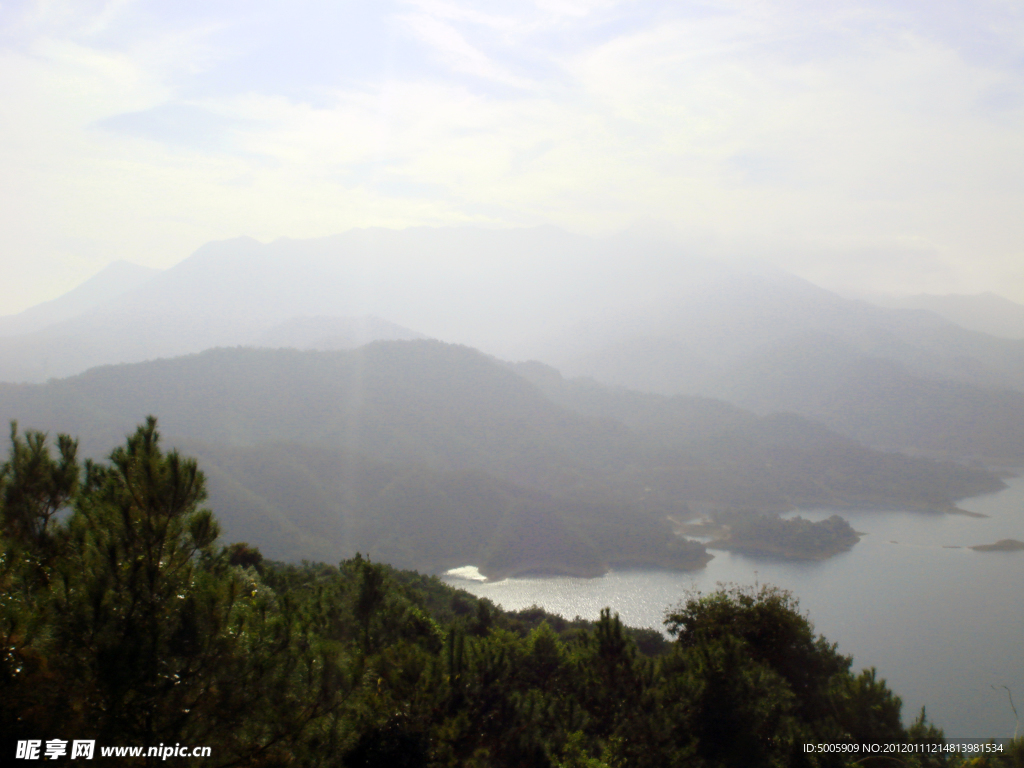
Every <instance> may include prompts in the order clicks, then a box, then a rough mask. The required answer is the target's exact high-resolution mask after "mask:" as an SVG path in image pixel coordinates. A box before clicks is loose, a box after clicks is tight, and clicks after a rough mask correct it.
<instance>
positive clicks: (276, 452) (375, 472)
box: [0, 341, 1002, 576]
mask: <svg viewBox="0 0 1024 768" xmlns="http://www.w3.org/2000/svg"><path fill="white" fill-rule="evenodd" d="M148 413H154V414H159V415H160V418H161V420H162V422H161V423H162V429H163V431H164V433H165V435H166V437H167V441H168V444H173V445H177V446H179V447H181V448H182V449H183V450H186V451H187V452H188V453H190V454H194V455H196V456H198V457H199V459H200V462H201V465H202V466H203V468H204V470H205V471H207V472H208V474H209V476H210V484H211V505H212V506H213V508H215V509H216V510H217V513H218V516H219V517H220V519H221V520H222V521H223V523H224V525H225V533H226V535H228V536H229V537H232V538H244V539H246V540H248V541H250V543H253V544H256V545H258V546H259V547H260V548H261V549H263V550H264V551H265V552H267V553H268V554H269V555H271V556H273V557H278V558H283V559H292V560H294V559H299V558H309V559H314V558H320V559H327V560H330V559H336V558H337V557H339V553H340V554H346V555H348V554H354V553H355V552H357V551H364V552H369V553H370V554H371V555H372V556H374V557H375V558H378V559H382V560H386V561H388V562H391V563H393V564H396V565H400V566H403V567H415V568H417V569H421V570H428V571H439V570H444V569H446V568H451V567H454V566H457V565H464V564H466V563H476V564H479V565H480V566H481V569H482V570H483V571H484V572H485V573H488V574H489V575H493V576H499V575H506V574H513V573H522V572H529V571H536V570H543V571H548V572H550V571H555V572H562V573H575V574H583V575H596V574H598V573H601V572H603V571H604V570H606V569H607V568H608V567H610V566H612V565H620V566H621V565H631V564H646V565H658V566H662V567H670V568H695V567H700V566H702V565H703V564H704V563H705V562H706V561H707V559H708V555H707V553H706V552H705V550H704V548H703V546H701V545H699V544H697V543H696V542H692V541H687V540H685V539H680V538H678V537H676V536H674V535H673V534H672V529H671V526H670V523H669V517H675V518H686V517H688V516H692V514H694V513H704V514H716V513H730V514H751V513H772V512H780V511H785V510H789V509H793V508H795V507H822V506H835V507H858V508H864V507H885V508H904V509H918V510H922V511H932V512H942V511H952V510H954V507H955V502H956V501H957V500H958V499H960V498H964V497H966V496H971V495H976V494H978V493H983V492H986V491H992V490H997V489H999V488H1000V487H1002V483H1001V482H1000V481H999V479H998V478H996V477H995V476H993V475H991V474H989V473H987V472H984V471H981V470H977V469H970V468H966V467H962V466H959V465H955V464H948V463H947V464H941V463H936V462H932V461H928V460H920V459H913V458H909V457H906V456H902V455H899V454H886V453H881V452H878V451H874V450H872V449H869V448H866V447H864V446H862V445H859V444H857V443H856V442H855V441H853V440H851V439H849V438H844V437H841V436H839V435H836V434H834V433H832V432H830V431H829V430H827V429H826V428H824V427H821V426H820V425H817V424H814V423H812V422H808V421H807V420H805V419H803V418H802V417H799V416H794V415H787V414H779V415H774V416H769V417H760V418H759V417H757V416H754V415H752V414H750V413H747V412H744V411H742V410H740V409H738V408H736V407H735V406H731V405H729V404H727V403H724V402H722V401H717V400H710V399H706V398H694V397H674V398H668V397H664V396H659V395H650V394H640V393H631V392H625V391H620V390H615V389H612V388H607V387H602V386H600V385H596V384H593V383H590V384H587V383H585V382H570V381H565V380H563V379H562V378H561V377H560V376H559V375H558V373H557V372H555V371H553V370H552V369H550V368H546V367H544V366H542V365H541V364H538V363H533V364H528V365H525V366H522V365H521V366H515V367H509V366H508V365H506V364H503V363H500V362H499V361H496V360H494V359H492V358H489V357H487V356H485V355H483V354H482V353H480V352H477V351H475V350H472V349H470V348H467V347H463V346H454V345H447V344H443V343H441V342H437V341H392V342H375V343H373V344H370V345H368V346H365V347H363V348H361V349H359V350H355V351H338V352H322V351H297V350H284V349H282V350H255V349H220V350H212V351H208V352H204V353H202V354H198V355H190V356H185V357H180V358H175V359H169V360H160V361H155V362H149V363H137V364H131V365H119V366H108V367H101V368H96V369H93V370H91V371H89V372H87V373H85V374H82V375H80V376H77V377H73V378H69V379H63V380H55V381H51V382H49V383H47V384H45V385H15V384H3V385H0V418H3V419H11V418H18V419H19V420H20V422H21V424H22V425H23V426H25V427H28V426H31V427H34V428H38V429H45V430H48V431H50V432H51V433H52V432H55V431H58V430H60V431H63V432H69V433H71V434H77V435H81V436H83V445H82V448H83V450H84V451H85V452H86V453H87V454H88V453H92V454H93V455H95V454H96V452H98V451H101V450H103V449H104V447H105V446H108V445H109V444H110V443H111V442H112V441H114V440H117V439H118V438H119V437H120V436H122V435H123V434H124V433H126V432H128V431H130V430H131V428H132V425H133V424H134V423H136V422H138V421H139V420H140V419H141V418H142V417H143V416H144V415H145V414H148Z"/></svg>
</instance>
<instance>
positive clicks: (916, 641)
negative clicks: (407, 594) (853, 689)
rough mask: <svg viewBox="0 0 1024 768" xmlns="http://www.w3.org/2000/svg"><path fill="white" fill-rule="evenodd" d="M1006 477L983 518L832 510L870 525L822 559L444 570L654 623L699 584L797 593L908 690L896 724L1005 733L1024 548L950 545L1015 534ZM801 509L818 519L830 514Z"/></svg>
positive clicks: (1016, 492) (1017, 694)
mask: <svg viewBox="0 0 1024 768" xmlns="http://www.w3.org/2000/svg"><path fill="white" fill-rule="evenodd" d="M1007 482H1008V485H1009V487H1008V488H1007V489H1005V490H1003V491H1000V492H999V493H995V494H990V495H987V496H978V497H975V498H972V499H967V500H965V501H963V502H961V503H960V506H961V507H962V508H964V509H968V510H971V511H972V512H980V513H983V514H986V515H989V517H987V518H971V517H965V516H959V515H931V514H926V513H920V512H883V511H862V512H851V511H841V512H840V514H841V515H843V516H844V517H845V518H846V519H847V520H849V522H850V524H851V525H852V526H853V527H854V528H855V529H856V530H858V531H861V532H864V533H866V534H867V535H865V536H863V537H862V538H861V541H860V542H859V543H858V544H857V545H856V546H854V548H853V549H852V550H851V551H850V552H846V553H844V554H841V555H838V556H836V557H833V558H831V559H829V560H826V561H824V562H815V563H796V562H785V561H780V560H769V559H762V558H754V557H749V556H745V555H739V554H732V553H729V552H722V551H714V555H715V559H714V560H712V561H711V562H710V563H709V564H708V566H707V568H705V569H704V570H703V571H698V572H693V573H677V572H671V571H660V570H642V571H641V570H637V571H613V572H611V573H608V574H607V575H605V576H602V577H600V578H596V579H577V578H567V577H536V578H517V579H506V580H504V581H499V582H493V583H487V582H483V581H476V580H473V579H472V578H466V577H467V576H472V575H473V573H474V572H475V569H457V571H456V572H451V571H450V572H449V574H448V575H446V576H445V580H446V581H448V583H450V584H452V585H453V586H458V587H461V588H463V589H466V590H467V591H469V592H471V593H473V594H474V595H477V596H480V597H487V598H489V599H490V600H492V601H493V602H495V603H496V604H499V605H501V606H502V607H504V608H506V609H508V610H518V609H520V608H525V607H528V606H531V605H539V606H541V607H542V608H544V609H546V610H548V611H550V612H552V613H557V614H561V615H562V616H565V617H568V618H572V617H574V616H582V617H584V618H587V619H596V618H597V616H598V613H599V612H600V610H601V608H604V607H606V606H608V607H611V608H612V610H613V611H617V612H618V613H619V615H620V616H621V618H622V620H623V622H624V623H626V624H629V625H632V626H641V627H656V628H659V629H661V628H662V624H661V622H662V619H663V616H664V612H665V609H666V608H667V607H669V606H673V605H675V604H676V603H678V602H679V601H680V600H681V599H682V598H683V597H684V596H685V595H687V594H688V593H689V592H692V591H694V590H701V591H704V592H707V591H710V590H713V589H715V586H716V584H718V583H720V582H725V583H729V582H731V583H738V584H753V583H754V582H755V581H757V582H760V583H762V584H764V583H769V584H774V585H777V586H780V587H783V588H785V589H788V590H791V591H792V592H793V593H794V594H795V595H796V596H797V597H798V598H799V600H800V606H801V608H802V609H803V610H805V611H807V612H808V614H809V617H810V619H811V621H812V622H813V623H814V626H815V628H816V630H817V631H818V632H820V633H822V634H824V635H825V636H826V637H827V638H828V639H829V640H830V641H833V642H838V643H839V650H840V651H841V652H843V653H847V654H852V655H853V657H854V667H855V668H860V667H871V666H873V667H876V668H877V669H878V673H879V675H880V676H881V677H884V678H885V679H886V680H887V681H888V683H889V686H890V687H891V688H892V689H893V690H894V691H895V692H896V693H897V694H898V695H899V696H900V697H901V698H902V699H903V712H904V719H905V720H907V721H909V720H911V719H913V717H915V716H916V714H917V712H919V711H920V709H921V707H922V706H923V705H926V706H927V708H928V710H927V711H928V718H929V720H931V721H932V722H934V723H936V724H937V725H939V726H940V727H942V728H943V729H944V730H945V732H946V736H947V737H961V738H989V737H1004V736H1011V735H1013V732H1014V728H1015V725H1016V721H1015V718H1014V715H1013V711H1012V710H1011V708H1010V704H1009V701H1008V698H1007V691H1006V690H1005V689H1004V688H1002V686H1008V687H1009V689H1010V691H1011V692H1012V693H1013V695H1014V703H1015V704H1016V705H1017V707H1018V711H1019V712H1021V714H1022V715H1024V551H1020V552H975V551H973V550H970V549H966V548H961V549H951V548H948V547H968V546H972V545H975V544H991V543H994V542H995V541H997V540H999V539H1017V540H1019V541H1024V478H1014V479H1011V480H1008V481H1007ZM799 514H800V515H802V516H803V517H805V518H809V519H813V520H820V519H823V518H825V517H828V516H829V515H830V514H833V511H831V510H817V511H806V510H805V511H801V512H800V513H799ZM458 572H461V573H462V576H459V575H455V574H456V573H458ZM993 686H995V688H994V687H993ZM1022 731H1024V724H1022Z"/></svg>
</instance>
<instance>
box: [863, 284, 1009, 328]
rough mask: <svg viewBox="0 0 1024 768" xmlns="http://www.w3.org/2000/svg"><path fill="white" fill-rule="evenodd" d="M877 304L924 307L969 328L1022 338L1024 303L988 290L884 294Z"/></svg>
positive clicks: (901, 307)
mask: <svg viewBox="0 0 1024 768" xmlns="http://www.w3.org/2000/svg"><path fill="white" fill-rule="evenodd" d="M877 303H878V304H880V305H881V306H883V307H893V308H900V309H920V310H926V311H928V312H934V313H935V314H937V315H940V316H942V317H944V318H946V319H947V320H949V321H950V322H952V323H956V324H957V325H959V326H961V327H963V328H967V329H969V330H972V331H979V332H981V333H987V334H990V335H992V336H1000V337H1002V338H1006V339H1024V305H1022V304H1018V303H1017V302H1015V301H1010V300H1009V299H1007V298H1005V297H1003V296H999V295H997V294H994V293H991V292H986V293H977V294H970V295H968V294H948V295H934V294H927V293H922V294H918V295H916V296H899V297H897V296H886V297H881V298H879V299H877Z"/></svg>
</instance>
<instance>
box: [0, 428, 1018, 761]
mask: <svg viewBox="0 0 1024 768" xmlns="http://www.w3.org/2000/svg"><path fill="white" fill-rule="evenodd" d="M205 500H206V494H205V482H204V474H203V471H202V470H201V469H200V468H199V466H198V465H197V464H196V462H195V461H194V460H193V459H190V458H187V457H184V456H182V455H180V454H179V453H177V452H169V453H168V452H165V451H164V450H163V449H162V447H161V440H160V435H159V433H158V431H157V430H156V424H155V420H152V419H150V420H148V421H147V423H146V424H145V425H143V426H140V427H139V429H138V430H137V431H136V432H135V434H134V435H131V436H129V437H128V440H127V441H126V443H125V444H124V445H122V446H119V447H117V448H115V449H114V450H113V451H112V452H111V453H110V454H109V458H107V459H106V460H102V461H99V462H93V463H89V464H86V465H85V466H84V467H83V466H82V464H81V463H79V461H78V457H77V456H76V445H75V443H74V441H73V440H72V439H71V438H69V437H66V436H62V437H61V438H60V439H59V440H57V441H56V445H53V444H51V445H48V444H47V441H46V440H45V438H43V436H42V435H40V434H39V433H34V432H29V433H26V434H24V435H21V434H15V435H13V436H12V441H11V447H10V453H9V457H8V460H7V461H5V462H3V463H2V464H0V584H2V585H3V588H4V590H3V596H4V599H3V600H0V632H2V636H3V637H4V644H5V647H4V652H3V653H2V654H0V754H3V755H5V756H6V757H7V759H8V760H13V759H14V757H13V756H15V755H16V756H17V757H18V758H24V759H27V760H34V759H38V758H39V757H41V755H40V754H39V753H41V752H42V745H43V744H44V743H45V744H46V752H47V753H51V751H53V752H57V754H56V755H53V754H50V755H49V756H50V757H57V758H58V759H59V757H61V756H62V755H61V754H60V747H62V746H63V747H67V746H68V745H69V743H72V742H79V741H92V742H93V743H94V748H95V753H94V754H93V753H89V754H88V755H87V756H85V759H93V758H94V757H95V758H96V759H97V760H98V762H97V764H99V765H112V764H117V765H132V766H136V765H147V766H151V765H157V764H163V761H166V760H167V758H168V757H174V758H178V757H189V758H196V757H198V758H199V760H198V761H194V764H196V765H203V766H216V767H217V768H229V767H230V766H239V767H240V766H248V767H249V768H257V766H261V767H264V768H267V767H269V766H296V765H301V766H311V767H312V766H322V767H323V768H356V767H360V766H362V767H365V766H382V767H383V766H386V767H387V768H392V767H394V768H402V767H403V766H404V767H406V768H413V767H422V768H427V766H433V767H436V768H450V767H451V766H475V767H476V768H513V767H516V768H518V767H519V766H531V768H617V767H618V766H630V768H655V767H657V768H661V766H688V767H689V768H751V766H792V767H793V768H851V767H852V766H861V767H862V768H881V766H885V765H888V764H889V763H890V762H891V758H889V757H888V756H887V755H885V754H878V755H875V754H874V753H873V752H872V753H865V754H861V752H862V750H864V745H866V744H878V745H880V747H881V745H884V746H885V748H886V749H891V748H898V749H899V751H900V754H901V755H903V756H904V757H905V758H906V759H905V760H901V763H902V764H904V765H906V766H908V767H909V768H960V766H964V765H966V764H968V761H970V762H969V764H970V765H971V766H972V767H974V768H1010V766H1017V765H1020V758H1021V753H1022V747H1024V745H1022V743H1021V741H1020V740H1014V741H1013V742H1011V743H1010V744H1008V745H1007V746H1006V751H1005V753H1003V752H1000V753H998V754H986V755H983V756H982V757H980V758H979V757H977V756H975V755H964V754H963V753H961V752H959V751H958V752H947V751H945V750H944V749H942V746H943V744H944V737H943V733H942V731H941V730H939V729H938V728H936V727H935V726H933V725H931V724H929V723H928V722H927V721H926V718H925V713H924V711H923V710H922V712H921V713H920V715H919V717H918V718H917V719H916V720H915V721H914V722H913V723H912V724H910V725H909V727H907V726H905V725H904V723H903V722H901V714H902V712H901V708H902V704H901V701H900V699H899V697H898V696H896V695H895V694H894V693H893V692H892V691H891V690H890V689H889V688H888V686H887V685H886V684H885V682H884V681H883V680H880V679H878V678H877V676H876V675H875V671H874V669H871V670H863V671H862V672H860V674H857V673H856V672H855V671H854V669H853V668H852V659H851V657H849V656H845V655H843V654H841V653H840V652H839V651H838V649H837V647H836V645H835V644H833V643H830V642H829V641H828V640H826V639H825V638H824V637H822V636H820V635H817V634H816V633H815V631H814V628H813V626H812V625H811V624H810V622H809V621H808V619H807V618H806V617H805V615H804V614H803V612H802V611H800V609H799V606H798V603H797V602H796V600H795V599H794V598H793V597H792V596H791V595H790V594H789V593H786V592H783V591H780V590H777V589H774V588H771V587H768V586H762V587H760V588H756V589H755V588H747V589H742V588H732V589H725V588H721V589H719V590H717V591H715V592H714V593H712V594H709V595H700V594H699V593H698V594H692V593H691V594H690V595H687V596H685V597H684V600H683V602H680V603H679V604H678V605H676V606H675V607H672V606H666V616H665V627H666V629H667V630H668V632H669V633H670V634H671V635H673V636H674V638H675V641H674V642H672V643H668V642H667V641H666V640H665V639H664V638H662V637H661V636H660V634H659V633H657V632H656V631H655V630H653V629H646V630H629V629H627V628H625V627H623V626H622V624H621V623H620V621H619V618H618V616H614V617H613V616H612V615H611V612H610V611H609V610H608V609H604V610H602V611H601V615H600V617H592V618H594V619H597V621H595V622H590V621H585V620H581V619H576V620H574V621H566V620H564V619H562V618H560V617H557V616H550V615H546V614H545V613H544V612H543V611H542V610H540V609H539V608H533V609H527V610H526V611H521V612H518V613H507V612H505V611H502V610H500V609H498V608H496V607H495V606H494V605H493V604H492V603H490V602H489V601H487V600H484V599H480V600H478V599H476V598H474V597H472V596H470V595H468V594H466V593H464V592H458V591H456V590H453V589H451V588H449V587H446V586H445V585H443V584H441V583H440V582H439V581H438V580H437V579H436V578H429V577H426V576H421V575H419V574H416V573H413V572H408V571H405V572H403V571H399V570H396V569H393V568H390V567H388V566H386V565H383V564H380V563H375V562H372V561H370V560H368V559H366V558H365V557H363V556H358V555H357V556H356V557H354V558H351V559H347V560H342V561H341V562H340V563H339V564H338V566H337V567H334V566H329V565H324V564H310V563H304V564H302V566H295V565H286V564H281V563H272V562H267V561H266V560H264V558H263V556H262V554H261V553H260V551H259V550H257V549H254V548H253V547H252V546H251V545H249V544H246V543H244V542H234V543H231V544H229V545H227V546H222V545H221V544H220V543H219V542H218V534H219V526H218V522H217V520H216V517H215V516H214V515H213V514H212V513H211V512H210V511H209V510H208V509H205V508H204V507H203V503H204V501H205ZM62 507H66V508H67V514H57V513H58V511H59V510H60V509H61V508H62ZM154 553H159V555H158V556H155V557H154ZM681 597H683V596H681ZM588 618H591V617H588ZM807 744H825V745H830V746H832V748H830V749H828V750H824V751H810V752H809V751H807V750H806V749H805V746H804V745H807ZM113 745H120V746H119V747H114V746H113ZM172 745H173V746H172ZM897 745H899V746H898V747H897ZM33 746H34V747H35V749H34V750H33V751H35V752H36V754H35V755H32V754H30V753H28V748H29V747H33ZM179 748H183V750H180V749H179ZM193 748H198V750H200V754H196V752H195V751H193ZM112 749H117V750H118V751H121V750H124V749H130V750H131V752H129V753H128V754H127V755H125V753H124V752H121V754H120V755H117V756H116V757H114V756H113V755H111V750H112ZM16 750H17V751H16ZM136 750H137V751H136ZM132 752H134V755H133V754H132ZM27 753H28V754H27ZM114 754H115V755H116V754H117V753H116V752H115V753H114ZM63 756H64V757H66V758H76V759H77V758H78V757H83V756H82V755H76V754H75V753H74V752H72V754H71V755H68V751H67V750H66V749H65V750H64V751H63ZM19 762H20V761H19ZM67 762H68V761H67V760H65V761H64V764H67ZM72 762H73V760H72ZM174 762H179V761H177V760H175V761H172V763H169V764H174Z"/></svg>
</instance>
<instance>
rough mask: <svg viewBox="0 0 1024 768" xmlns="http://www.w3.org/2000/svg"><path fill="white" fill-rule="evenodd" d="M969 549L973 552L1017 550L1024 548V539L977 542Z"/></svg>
mask: <svg viewBox="0 0 1024 768" xmlns="http://www.w3.org/2000/svg"><path fill="white" fill-rule="evenodd" d="M971 549H973V550H974V551H975V552H1019V551H1020V550H1022V549H1024V541H1017V540H1016V539H1000V540H999V541H997V542H996V543H995V544H978V545H977V546H974V547H971Z"/></svg>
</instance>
